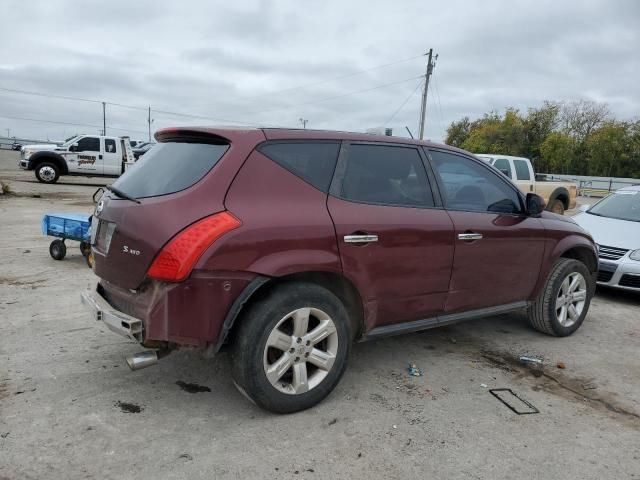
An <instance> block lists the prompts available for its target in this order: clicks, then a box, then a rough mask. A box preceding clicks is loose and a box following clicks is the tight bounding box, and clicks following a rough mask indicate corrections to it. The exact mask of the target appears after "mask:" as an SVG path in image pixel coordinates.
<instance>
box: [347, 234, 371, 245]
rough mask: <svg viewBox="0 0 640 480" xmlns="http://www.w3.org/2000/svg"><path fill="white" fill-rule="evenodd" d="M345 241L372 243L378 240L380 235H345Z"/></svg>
mask: <svg viewBox="0 0 640 480" xmlns="http://www.w3.org/2000/svg"><path fill="white" fill-rule="evenodd" d="M344 241H345V243H371V242H377V241H378V235H345V236H344Z"/></svg>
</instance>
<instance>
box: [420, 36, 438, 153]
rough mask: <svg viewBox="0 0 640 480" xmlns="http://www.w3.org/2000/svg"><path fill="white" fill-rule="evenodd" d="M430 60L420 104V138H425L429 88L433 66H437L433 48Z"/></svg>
mask: <svg viewBox="0 0 640 480" xmlns="http://www.w3.org/2000/svg"><path fill="white" fill-rule="evenodd" d="M428 55H429V61H428V62H427V73H425V74H424V89H423V90H422V105H421V106H420V140H423V139H424V127H425V124H426V117H427V91H428V90H429V78H430V77H431V74H432V73H433V67H435V65H436V64H435V62H434V61H433V60H434V59H433V48H430V49H429V53H428ZM435 59H436V60H437V59H438V54H436V57H435Z"/></svg>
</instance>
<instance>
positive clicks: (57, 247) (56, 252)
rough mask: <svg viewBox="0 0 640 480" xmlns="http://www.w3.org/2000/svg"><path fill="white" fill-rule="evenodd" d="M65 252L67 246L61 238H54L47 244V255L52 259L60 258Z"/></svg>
mask: <svg viewBox="0 0 640 480" xmlns="http://www.w3.org/2000/svg"><path fill="white" fill-rule="evenodd" d="M66 254H67V246H66V245H65V244H64V242H63V241H62V240H54V241H53V242H51V245H49V255H51V258H53V259H54V260H62V259H63V258H64V257H65V255H66Z"/></svg>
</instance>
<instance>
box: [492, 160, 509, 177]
mask: <svg viewBox="0 0 640 480" xmlns="http://www.w3.org/2000/svg"><path fill="white" fill-rule="evenodd" d="M493 166H494V167H496V168H497V169H498V170H500V171H502V170H506V171H507V172H509V174H508V175H507V176H508V177H509V178H513V173H512V172H511V165H510V164H509V160H507V159H506V158H499V159H497V160H496V161H495V162H493Z"/></svg>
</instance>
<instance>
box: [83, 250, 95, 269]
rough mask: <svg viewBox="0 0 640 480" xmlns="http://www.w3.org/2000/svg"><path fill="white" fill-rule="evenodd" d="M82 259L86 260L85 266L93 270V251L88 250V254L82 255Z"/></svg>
mask: <svg viewBox="0 0 640 480" xmlns="http://www.w3.org/2000/svg"><path fill="white" fill-rule="evenodd" d="M84 259H85V260H86V261H87V266H88V267H89V268H90V269H92V270H93V264H94V263H95V262H94V259H93V252H91V251H89V255H87V256H86V257H84Z"/></svg>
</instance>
